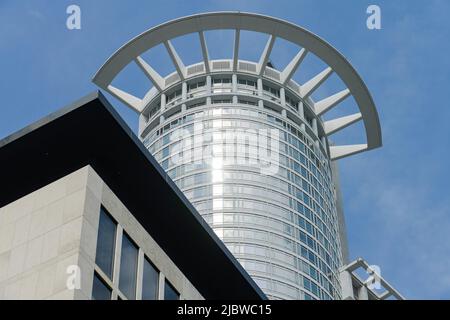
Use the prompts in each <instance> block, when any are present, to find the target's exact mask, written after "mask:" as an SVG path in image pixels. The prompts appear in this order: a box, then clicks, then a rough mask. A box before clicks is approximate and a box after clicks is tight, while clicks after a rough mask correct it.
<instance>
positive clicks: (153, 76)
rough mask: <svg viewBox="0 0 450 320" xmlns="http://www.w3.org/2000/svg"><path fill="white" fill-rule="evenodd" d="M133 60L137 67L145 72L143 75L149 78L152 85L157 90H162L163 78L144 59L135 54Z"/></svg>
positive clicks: (163, 85)
mask: <svg viewBox="0 0 450 320" xmlns="http://www.w3.org/2000/svg"><path fill="white" fill-rule="evenodd" d="M134 62H135V63H136V64H137V65H138V67H139V68H141V70H142V71H143V72H144V73H145V75H146V76H147V77H148V78H149V79H150V81H151V82H152V83H153V85H154V86H155V87H156V89H158V91H163V90H164V89H165V84H164V78H163V77H161V75H160V74H159V73H158V72H157V71H155V69H153V68H152V67H151V66H150V65H149V64H148V63H147V62H145V60H144V59H142V58H141V57H140V56H137V57H136V58H135V59H134Z"/></svg>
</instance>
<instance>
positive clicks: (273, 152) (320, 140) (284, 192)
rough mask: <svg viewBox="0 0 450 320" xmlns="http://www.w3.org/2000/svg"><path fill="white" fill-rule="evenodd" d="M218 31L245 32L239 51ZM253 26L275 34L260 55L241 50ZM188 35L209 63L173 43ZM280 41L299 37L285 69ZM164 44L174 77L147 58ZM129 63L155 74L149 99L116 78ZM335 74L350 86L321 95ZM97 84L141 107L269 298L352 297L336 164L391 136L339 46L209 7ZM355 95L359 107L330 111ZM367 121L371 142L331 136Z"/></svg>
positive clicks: (170, 27) (145, 129) (164, 155)
mask: <svg viewBox="0 0 450 320" xmlns="http://www.w3.org/2000/svg"><path fill="white" fill-rule="evenodd" d="M218 29H226V30H233V32H234V46H233V47H232V48H224V50H227V49H230V52H232V53H233V54H232V56H230V57H229V59H220V60H214V59H211V57H210V55H209V52H208V46H207V41H206V38H207V37H206V36H205V33H206V32H208V31H211V30H218ZM244 31H245V32H248V31H252V32H258V33H263V34H266V36H267V43H266V45H265V47H264V49H263V51H262V52H261V54H260V58H259V60H258V61H245V60H241V59H239V50H240V45H241V44H242V43H241V38H242V37H241V34H242V32H244ZM189 34H195V35H198V44H199V46H198V48H199V50H200V51H201V56H202V61H198V63H195V64H192V65H185V64H184V62H183V60H182V59H181V57H180V55H179V54H178V52H177V49H176V48H175V46H174V44H173V41H172V40H173V39H174V38H177V37H180V36H185V35H189ZM277 39H283V40H284V41H287V42H290V43H292V44H293V45H295V46H298V52H297V53H296V54H295V55H294V56H293V57H292V60H291V61H290V62H289V63H288V64H287V66H286V67H285V68H282V69H281V70H277V69H276V66H273V65H272V63H271V62H270V61H271V59H270V57H271V52H272V49H273V47H274V45H275V43H276V41H277ZM159 45H163V46H164V47H165V49H166V50H167V53H168V55H169V56H170V59H171V60H172V62H173V66H174V71H173V72H172V73H170V74H169V75H167V76H163V75H160V74H159V73H158V72H157V71H156V70H155V69H154V66H153V67H152V61H148V60H147V59H145V58H144V57H143V54H144V53H145V52H146V51H148V50H150V49H152V48H154V47H156V46H159ZM310 56H311V57H316V58H318V59H320V60H321V61H322V63H324V64H325V65H326V66H325V68H324V69H323V70H322V71H320V72H318V73H317V74H316V75H314V76H312V77H311V78H310V79H309V80H307V81H305V82H303V83H298V82H296V81H294V80H293V76H294V74H295V73H296V72H301V65H302V62H304V60H305V59H306V57H310ZM130 63H132V64H133V63H135V64H137V66H139V68H140V69H141V71H142V72H143V73H144V74H145V75H146V76H147V77H148V79H149V80H150V81H151V83H152V86H151V89H150V90H149V91H148V92H147V93H146V94H145V95H144V96H143V97H136V96H135V95H132V94H130V93H129V92H127V91H126V90H124V89H123V88H118V87H116V86H113V85H112V82H113V80H114V78H115V77H116V76H117V75H118V74H119V73H120V72H121V71H122V70H123V69H124V68H125V67H126V66H127V65H128V64H130ZM297 70H298V71H297ZM332 75H334V76H337V77H338V78H339V79H340V80H341V82H342V83H343V86H344V87H343V88H341V89H340V90H338V91H337V92H333V93H332V94H331V95H328V96H327V97H324V98H322V99H320V100H317V101H314V99H313V97H312V95H313V94H314V92H316V91H317V89H318V88H319V87H321V86H322V85H324V84H325V82H326V80H327V79H328V78H329V77H330V76H332ZM93 81H94V83H96V84H97V85H98V86H99V87H101V88H102V89H103V90H105V91H107V92H109V93H110V94H112V95H113V96H115V97H116V98H118V99H119V100H121V101H122V102H123V103H125V104H126V105H127V106H129V107H130V108H131V109H132V110H134V111H136V112H137V113H138V114H139V119H140V121H139V138H140V139H141V140H142V141H143V143H144V145H145V146H146V147H147V148H148V150H149V151H150V152H151V153H152V155H153V156H154V157H155V158H156V160H157V161H158V162H159V163H160V164H161V166H162V167H163V168H164V169H165V170H166V171H167V173H168V174H169V176H170V177H171V178H172V179H173V180H174V181H175V183H176V184H177V185H178V187H179V188H180V189H181V190H182V191H183V193H184V195H185V196H186V197H187V198H188V199H189V200H190V201H191V203H192V204H193V205H194V206H195V208H196V209H197V210H198V212H199V213H200V214H201V215H202V216H203V218H204V219H205V221H206V222H207V223H208V224H209V225H210V226H211V227H212V228H213V230H214V231H215V233H216V234H217V236H218V237H219V238H220V239H222V240H223V242H224V243H225V244H226V246H227V247H228V249H229V250H230V251H231V252H232V253H233V254H234V256H235V257H236V258H237V259H238V261H239V262H240V263H241V264H242V265H243V267H244V268H245V269H246V270H247V272H248V273H249V274H250V275H251V276H252V278H253V279H254V280H255V281H256V283H257V284H258V285H259V286H260V287H261V289H262V290H263V291H264V292H265V293H266V294H267V296H268V297H269V298H272V299H341V298H343V293H342V292H343V291H342V284H341V282H340V281H341V280H340V270H341V268H342V267H343V266H344V265H345V264H347V263H348V261H347V259H348V257H347V244H346V236H345V223H344V218H343V214H342V209H341V201H340V196H339V194H340V192H339V186H338V176H337V169H336V163H335V161H336V160H338V159H341V158H344V157H347V156H350V155H353V154H356V153H359V152H363V151H366V150H370V149H374V148H377V147H380V146H381V144H382V141H381V131H380V125H379V120H378V115H377V111H376V108H375V105H374V102H373V100H372V98H371V95H370V93H369V91H368V89H367V87H366V86H365V84H364V82H363V81H362V79H361V78H360V76H359V75H358V74H357V72H356V71H355V70H354V68H353V67H352V66H351V65H350V64H349V62H348V61H347V60H346V59H345V58H344V57H343V56H342V55H341V54H340V53H339V52H338V51H336V50H335V49H334V48H333V47H332V46H331V45H329V44H328V43H327V42H325V41H324V40H322V39H321V38H319V37H318V36H316V35H314V34H312V33H311V32H309V31H307V30H305V29H303V28H301V27H299V26H296V25H293V24H291V23H288V22H285V21H282V20H279V19H275V18H272V17H267V16H262V15H256V14H249V13H240V12H239V13H238V12H223V13H207V14H199V15H194V16H189V17H186V18H181V19H177V20H174V21H170V22H167V23H164V24H162V25H159V26H157V27H154V28H152V29H150V30H148V31H146V32H144V33H143V34H141V35H139V36H138V37H136V38H134V39H133V40H131V41H130V42H128V43H126V44H125V45H124V46H122V47H121V48H120V49H119V50H118V51H117V52H116V53H115V54H114V55H113V56H112V57H111V58H110V59H109V60H108V61H107V62H106V63H105V64H104V65H103V66H102V68H101V69H100V70H99V71H98V72H97V74H96V75H95V77H94V80H93ZM348 99H354V102H355V105H356V106H357V108H358V109H359V110H358V112H356V113H353V114H348V115H345V116H342V117H341V116H340V117H338V118H335V119H327V120H324V118H323V117H322V116H323V115H325V114H326V113H327V112H328V111H330V110H331V109H332V108H333V107H335V106H337V105H338V104H340V103H341V102H343V101H344V100H346V101H347V100H348ZM328 118H329V117H328ZM359 121H362V122H363V128H364V130H365V135H364V134H363V135H362V137H360V138H361V140H362V142H361V143H359V144H344V145H337V144H333V143H331V142H330V136H331V135H332V134H334V133H336V132H338V131H340V130H342V129H344V128H346V127H348V126H350V125H352V124H354V123H356V122H359ZM179 228H183V225H180V226H179ZM194 236H195V235H194ZM194 249H195V248H194ZM193 259H194V258H193ZM210 272H211V273H214V272H215V270H210Z"/></svg>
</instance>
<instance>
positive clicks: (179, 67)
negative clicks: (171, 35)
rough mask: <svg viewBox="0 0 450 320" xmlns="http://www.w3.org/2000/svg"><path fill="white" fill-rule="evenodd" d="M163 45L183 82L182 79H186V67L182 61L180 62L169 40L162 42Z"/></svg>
mask: <svg viewBox="0 0 450 320" xmlns="http://www.w3.org/2000/svg"><path fill="white" fill-rule="evenodd" d="M164 45H165V46H166V49H167V52H168V53H169V56H170V58H171V59H172V62H173V64H174V66H175V69H177V72H178V75H179V76H180V79H181V81H184V79H185V78H186V77H185V73H186V67H185V66H184V63H183V61H182V60H181V58H180V56H179V55H178V53H177V51H176V50H175V47H174V46H173V45H172V42H171V41H170V40H167V41H164Z"/></svg>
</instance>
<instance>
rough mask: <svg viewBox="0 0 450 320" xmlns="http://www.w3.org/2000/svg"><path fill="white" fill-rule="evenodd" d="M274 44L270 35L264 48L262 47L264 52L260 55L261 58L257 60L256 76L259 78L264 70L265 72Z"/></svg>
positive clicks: (273, 38) (273, 39)
mask: <svg viewBox="0 0 450 320" xmlns="http://www.w3.org/2000/svg"><path fill="white" fill-rule="evenodd" d="M274 43H275V36H274V35H270V36H269V39H268V40H267V43H266V46H265V47H264V51H263V53H262V54H261V58H259V63H258V66H259V72H258V74H259V75H260V76H262V75H263V73H264V70H266V65H267V61H269V57H270V52H272V48H273V44H274Z"/></svg>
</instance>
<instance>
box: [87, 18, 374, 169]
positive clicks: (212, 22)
mask: <svg viewBox="0 0 450 320" xmlns="http://www.w3.org/2000/svg"><path fill="white" fill-rule="evenodd" d="M217 29H234V30H235V40H234V47H233V57H232V60H231V65H232V67H231V69H230V71H236V70H237V68H238V64H239V59H238V52H239V40H240V31H241V30H249V31H255V32H260V33H265V34H268V35H269V38H268V41H267V44H266V46H265V48H264V51H263V53H262V54H261V57H260V59H259V62H258V63H257V65H256V66H257V67H256V73H254V74H256V75H257V76H260V77H267V75H266V74H265V71H266V66H267V61H268V59H269V57H270V52H271V50H272V47H273V44H274V41H275V39H276V38H283V39H285V40H287V41H290V42H292V43H294V44H296V45H298V46H300V47H302V49H301V50H300V51H299V52H298V53H297V55H296V56H295V57H294V58H293V59H292V61H291V62H290V63H289V64H288V65H287V66H286V68H285V69H284V70H282V71H281V72H280V76H279V78H280V79H279V81H278V82H280V85H281V86H286V85H287V84H288V83H289V82H290V81H291V77H292V75H293V74H294V73H295V71H296V69H297V68H298V67H299V65H300V64H301V62H302V60H303V59H304V58H305V56H306V55H307V54H311V53H312V54H314V55H316V56H317V57H319V58H320V59H321V60H322V61H324V62H325V63H326V64H327V65H328V67H327V68H326V69H325V70H323V71H322V72H320V73H319V74H318V75H316V76H315V77H313V78H312V79H311V80H309V81H307V82H306V83H304V84H303V85H300V86H299V89H298V92H297V93H298V95H299V96H300V97H301V98H303V99H310V98H309V97H310V95H311V94H312V93H313V92H314V91H315V90H316V89H317V88H318V87H319V86H320V85H321V84H322V83H323V82H324V81H325V80H326V79H327V78H328V77H329V76H330V75H331V74H333V73H335V74H337V75H338V76H339V78H340V79H341V80H342V81H343V83H344V84H345V85H346V86H347V88H346V89H344V90H343V91H341V92H338V93H336V94H334V95H331V96H330V97H327V98H325V99H323V100H321V101H318V102H313V106H314V107H313V109H314V112H315V113H316V116H318V117H319V116H321V115H322V114H324V113H326V112H327V111H329V110H330V109H332V108H333V107H335V106H336V105H338V104H339V103H340V102H342V101H343V100H344V99H346V98H347V97H349V96H350V95H352V96H353V97H354V99H355V101H356V103H357V105H358V108H359V112H358V113H356V114H353V115H349V116H345V117H341V118H337V119H333V120H330V121H326V122H324V129H325V134H326V135H327V136H328V135H331V134H333V133H335V132H337V131H339V130H341V129H343V128H345V127H347V126H349V125H352V124H353V123H355V122H357V121H359V120H361V119H362V121H363V122H364V127H365V130H366V143H365V144H357V145H341V146H330V158H331V159H332V160H337V159H340V158H343V157H346V156H349V155H352V154H355V153H359V152H362V151H365V150H370V149H374V148H377V147H380V146H381V145H382V137H381V129H380V123H379V118H378V113H377V110H376V108H375V104H374V102H373V99H372V97H371V95H370V92H369V90H368V89H367V87H366V85H365V84H364V82H363V80H362V79H361V77H360V76H359V75H358V73H357V72H356V70H355V69H354V68H353V67H352V65H351V64H350V63H349V62H348V61H347V59H346V58H345V57H344V56H343V55H342V54H340V53H339V52H338V51H337V50H336V49H334V48H333V47H332V46H331V45H330V44H329V43H327V42H326V41H324V40H323V39H321V38H320V37H318V36H317V35H315V34H313V33H311V32H310V31H308V30H306V29H304V28H302V27H299V26H297V25H295V24H292V23H289V22H286V21H283V20H280V19H276V18H273V17H269V16H264V15H259V14H253V13H243V12H214V13H204V14H197V15H192V16H188V17H183V18H179V19H176V20H172V21H169V22H166V23H163V24H161V25H159V26H156V27H154V28H151V29H149V30H147V31H145V32H144V33H142V34H140V35H139V36H137V37H135V38H134V39H132V40H131V41H129V42H128V43H126V44H125V45H123V46H122V47H121V48H120V49H119V50H117V51H116V52H115V53H114V54H113V55H112V56H111V57H110V58H109V59H108V60H107V61H106V62H105V64H104V65H103V66H102V67H101V68H100V69H99V70H98V72H97V73H96V74H95V76H94V78H93V82H94V83H95V84H97V85H98V86H99V87H100V88H102V89H104V90H106V91H107V92H109V93H110V94H112V95H114V96H115V97H117V98H118V99H119V100H121V101H122V102H124V103H125V104H126V105H128V106H129V107H130V108H132V109H133V110H134V111H136V112H138V113H141V112H142V111H143V110H144V108H145V106H146V105H147V103H148V99H147V98H146V97H148V96H152V94H154V93H155V89H156V90H157V91H158V92H163V91H164V90H165V89H166V87H168V85H166V83H167V81H166V80H167V79H164V78H163V77H162V76H161V75H159V74H158V73H157V72H156V71H155V70H154V69H153V68H152V67H151V66H150V65H149V64H148V63H147V62H146V61H144V59H142V57H141V54H143V53H144V52H145V51H147V50H149V49H151V48H153V47H155V46H157V45H159V44H164V46H165V47H166V49H167V51H168V53H169V56H170V58H171V60H172V62H173V64H174V67H175V70H176V74H175V76H177V81H176V82H181V81H184V80H185V79H187V78H189V76H188V72H187V68H188V67H187V66H185V65H184V63H183V61H182V59H181V58H180V56H179V55H178V53H177V51H176V50H175V47H174V46H173V45H172V43H171V39H173V38H176V37H179V36H183V35H186V34H190V33H198V35H199V39H200V44H201V49H202V56H203V70H204V71H203V73H206V74H208V73H210V72H211V69H212V61H211V60H210V57H209V54H208V48H207V43H206V40H205V37H204V32H205V31H208V30H217ZM132 61H135V63H136V64H137V65H138V66H139V67H140V68H141V69H142V71H143V72H144V73H145V75H146V76H147V77H148V78H149V79H150V80H151V82H152V83H153V85H154V87H153V88H152V89H150V91H149V92H148V93H147V95H146V97H144V98H143V99H140V98H137V97H135V96H133V95H131V94H129V93H127V92H125V91H123V90H121V89H119V88H116V87H114V86H112V85H111V83H112V81H113V80H114V78H115V77H116V75H117V74H118V73H119V72H120V71H121V70H122V69H123V68H125V67H126V66H127V65H128V64H129V63H130V62H132ZM197 75H198V74H197ZM170 77H172V76H170ZM270 80H271V81H274V79H273V78H270ZM173 83H174V82H173V81H171V82H170V86H172V85H173ZM310 101H312V99H310Z"/></svg>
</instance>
